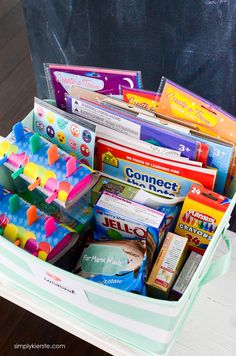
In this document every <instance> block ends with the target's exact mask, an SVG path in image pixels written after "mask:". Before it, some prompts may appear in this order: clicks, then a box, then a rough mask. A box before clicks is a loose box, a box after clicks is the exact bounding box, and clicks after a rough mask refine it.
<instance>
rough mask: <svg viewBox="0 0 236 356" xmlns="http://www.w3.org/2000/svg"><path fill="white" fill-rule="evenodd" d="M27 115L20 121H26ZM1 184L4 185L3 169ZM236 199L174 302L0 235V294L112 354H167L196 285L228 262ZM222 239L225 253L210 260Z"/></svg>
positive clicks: (217, 274)
mask: <svg viewBox="0 0 236 356" xmlns="http://www.w3.org/2000/svg"><path fill="white" fill-rule="evenodd" d="M31 117H32V116H28V118H27V120H26V121H25V122H27V123H30V119H31ZM29 127H30V125H29ZM0 184H4V185H6V184H7V181H6V180H5V181H4V174H3V172H2V171H1V172H0ZM235 202H236V194H235V196H234V198H233V199H232V201H231V204H230V206H229V208H228V210H227V212H226V214H225V215H224V218H223V219H222V221H221V223H220V224H219V226H218V228H217V230H216V231H215V234H214V237H213V238H212V241H211V243H210V245H209V247H208V248H207V250H206V252H205V254H204V256H203V258H202V260H201V263H200V265H199V268H198V269H197V271H196V273H195V275H194V277H193V279H192V280H191V282H190V284H189V286H188V288H187V290H186V292H185V293H184V295H183V297H182V298H181V299H180V300H179V301H177V302H176V301H164V300H157V299H152V298H149V297H144V296H140V295H136V294H132V293H129V292H125V291H121V290H117V289H113V288H111V287H109V286H104V285H100V284H98V283H94V282H92V281H89V280H86V279H83V278H81V277H79V276H77V275H73V274H72V273H69V272H66V271H63V270H62V269H59V268H57V267H55V266H53V265H50V264H49V263H46V262H43V261H41V260H40V259H38V258H35V257H34V256H32V255H30V254H29V253H27V252H25V251H24V250H22V249H20V248H17V247H16V246H14V245H13V244H12V243H11V242H9V241H7V240H6V239H4V238H2V237H1V236H0V295H1V296H3V297H5V298H7V299H9V300H11V301H13V302H15V303H17V304H18V305H20V306H22V307H24V308H25V309H28V310H30V311H32V312H33V313H35V314H37V315H39V316H41V317H43V318H45V319H47V320H49V321H51V322H52V323H54V324H56V325H59V326H60V327H62V328H64V329H65V330H67V331H69V332H71V333H73V334H74V335H77V336H79V337H80V338H83V339H85V340H86V341H88V342H91V343H93V344H95V345H96V346H98V347H101V348H103V349H104V350H106V351H108V352H110V353H112V354H114V355H134V354H135V355H144V354H145V355H147V354H150V355H167V353H168V351H169V350H170V348H171V346H172V344H173V343H174V341H175V339H176V337H177V335H178V333H179V332H180V330H181V328H182V325H183V323H184V321H185V320H186V317H187V315H188V313H189V311H190V310H191V307H192V305H193V303H194V301H195V298H196V297H197V295H198V293H199V291H200V289H201V286H203V285H204V284H206V283H207V282H209V281H210V280H212V279H214V278H215V277H217V276H219V275H222V274H223V273H224V272H225V271H226V270H227V268H228V266H229V262H230V251H231V246H230V242H229V240H227V238H226V237H225V236H224V235H225V231H226V230H227V228H228V226H229V220H230V216H231V213H232V210H233V207H234V205H235ZM222 239H224V241H225V243H226V246H227V252H226V253H225V254H224V255H222V256H221V257H218V258H217V259H213V256H214V253H215V251H216V249H217V246H218V244H219V242H220V241H221V240H222Z"/></svg>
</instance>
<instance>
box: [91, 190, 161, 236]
mask: <svg viewBox="0 0 236 356" xmlns="http://www.w3.org/2000/svg"><path fill="white" fill-rule="evenodd" d="M94 212H95V234H94V238H95V240H127V239H128V240H140V239H141V240H146V238H147V233H148V231H150V230H152V231H153V234H154V235H155V236H156V238H157V240H162V238H163V236H164V233H165V223H166V217H165V214H164V213H162V212H160V211H157V210H155V209H152V208H148V207H146V206H144V205H142V204H139V203H136V202H133V201H130V200H128V199H125V198H122V197H119V196H118V195H115V194H112V193H109V192H107V191H104V192H103V193H102V195H101V196H100V198H99V200H98V201H97V204H96V205H95V207H94Z"/></svg>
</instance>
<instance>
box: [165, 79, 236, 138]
mask: <svg viewBox="0 0 236 356" xmlns="http://www.w3.org/2000/svg"><path fill="white" fill-rule="evenodd" d="M163 83H164V85H163V87H162V88H161V97H160V102H159V107H158V111H159V113H162V114H166V115H171V116H175V117H177V118H180V119H181V120H183V121H191V122H194V123H195V124H197V127H198V128H199V130H200V131H202V132H205V133H207V134H211V135H215V136H217V137H221V138H223V139H226V140H229V141H230V142H233V143H234V144H236V119H235V118H234V117H233V116H231V115H230V114H228V113H227V112H225V111H223V110H221V109H220V108H219V107H217V106H216V105H213V104H212V103H210V102H209V101H207V100H204V99H202V98H201V97H199V96H197V95H196V94H194V93H192V92H190V91H188V90H186V89H184V88H182V87H180V86H179V85H176V84H175V83H172V82H171V81H170V80H167V79H165V78H164V79H163Z"/></svg>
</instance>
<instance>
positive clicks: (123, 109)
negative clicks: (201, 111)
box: [71, 85, 195, 134]
mask: <svg viewBox="0 0 236 356" xmlns="http://www.w3.org/2000/svg"><path fill="white" fill-rule="evenodd" d="M126 90H128V89H126ZM130 90H135V91H140V92H143V90H141V89H130ZM71 96H72V97H73V98H75V99H76V98H78V99H80V98H82V99H86V100H88V101H91V102H94V103H99V104H101V105H104V107H107V108H110V109H114V110H116V111H118V112H120V113H121V114H129V115H131V116H132V117H133V119H137V118H138V119H141V120H142V121H146V122H148V123H150V124H153V125H158V126H163V127H165V128H167V129H169V128H170V129H173V130H176V131H180V132H181V133H183V132H185V133H186V134H188V133H189V129H194V128H195V126H194V125H192V124H184V125H183V124H182V123H181V124H179V122H178V121H177V120H176V119H173V118H169V117H159V116H158V117H157V115H156V113H154V112H153V111H150V110H147V109H145V108H141V107H140V106H137V105H134V104H131V103H126V102H125V101H123V100H120V99H117V98H114V97H113V96H106V95H103V94H100V93H97V92H93V91H91V90H86V89H83V88H80V87H75V86H73V85H72V86H71ZM158 115H159V114H158Z"/></svg>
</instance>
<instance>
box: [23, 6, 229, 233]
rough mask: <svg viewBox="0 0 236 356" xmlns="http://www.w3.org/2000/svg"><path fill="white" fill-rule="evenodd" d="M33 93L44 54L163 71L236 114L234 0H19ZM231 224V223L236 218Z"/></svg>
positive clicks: (154, 78)
mask: <svg viewBox="0 0 236 356" xmlns="http://www.w3.org/2000/svg"><path fill="white" fill-rule="evenodd" d="M22 4H23V8H24V11H25V17H26V23H27V27H28V34H29V39H30V44H31V52H32V58H33V65H34V69H35V75H36V82H37V89H38V96H39V97H41V98H46V97H48V91H47V85H46V80H45V75H44V70H43V62H51V63H67V64H81V65H92V66H98V67H109V68H121V69H122V68H124V69H139V70H141V71H142V75H143V86H144V88H146V89H151V90H157V89H158V85H159V82H160V79H161V76H162V75H164V76H166V77H167V78H169V79H171V80H173V81H175V82H176V83H178V84H180V85H183V86H185V87H186V88H189V89H190V90H192V91H194V92H195V93H198V94H200V95H201V96H203V97H205V98H207V99H209V100H211V101H212V102H213V103H215V104H217V105H219V106H221V107H222V108H224V109H225V110H227V111H228V112H230V113H231V114H234V115H236V105H235V104H236V31H235V29H236V21H235V18H236V2H235V1H233V0H232V1H231V0H198V1H196V0H188V1H185V0H178V1H176V0H37V1H36V0H34V1H32V0H22ZM235 228H236V223H235Z"/></svg>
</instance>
